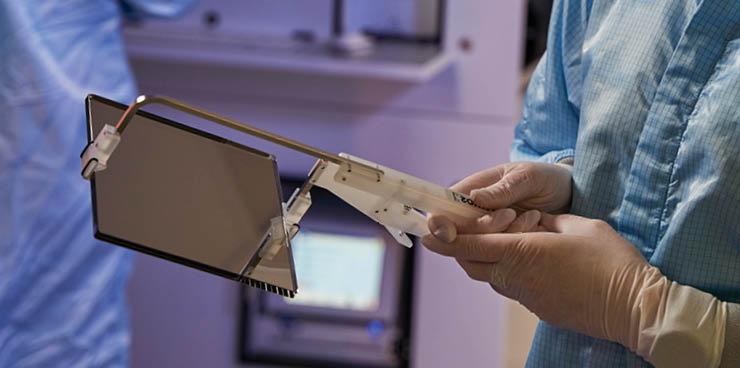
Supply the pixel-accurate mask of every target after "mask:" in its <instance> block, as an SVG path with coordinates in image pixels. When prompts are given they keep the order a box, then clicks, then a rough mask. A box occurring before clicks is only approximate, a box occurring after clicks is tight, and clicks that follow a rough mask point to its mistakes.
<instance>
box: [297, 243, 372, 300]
mask: <svg viewBox="0 0 740 368" xmlns="http://www.w3.org/2000/svg"><path fill="white" fill-rule="evenodd" d="M291 243H292V247H293V257H294V262H295V271H296V276H297V278H298V290H299V292H298V294H297V295H296V297H295V298H293V299H287V298H286V299H285V301H286V302H287V303H288V304H298V305H306V306H314V307H324V308H340V309H351V310H361V311H375V310H377V309H378V306H379V305H380V288H381V282H382V281H383V258H384V255H385V241H384V240H383V238H381V237H379V236H356V235H344V234H333V233H325V232H314V231H307V230H301V231H300V232H299V233H298V235H296V237H295V238H294V239H293V240H292V242H291Z"/></svg>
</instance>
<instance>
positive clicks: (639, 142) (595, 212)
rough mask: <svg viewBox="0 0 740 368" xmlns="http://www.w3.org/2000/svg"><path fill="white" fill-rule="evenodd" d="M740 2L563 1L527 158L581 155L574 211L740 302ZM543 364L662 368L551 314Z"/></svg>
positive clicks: (535, 349) (535, 356)
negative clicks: (559, 324) (558, 323)
mask: <svg viewBox="0 0 740 368" xmlns="http://www.w3.org/2000/svg"><path fill="white" fill-rule="evenodd" d="M738 106H740V1H736V0H732V1H727V0H703V1H696V0H677V1H637V0H556V1H555V4H554V7H553V16H552V21H551V25H550V34H549V40H548V51H547V53H546V56H545V57H544V58H543V59H542V61H541V62H540V64H539V66H538V67H537V70H536V72H535V74H534V75H533V77H532V81H531V83H530V86H529V89H528V91H527V96H526V100H525V104H524V109H523V112H522V120H521V122H520V124H519V125H518V126H517V130H516V139H515V142H514V145H513V147H512V159H514V160H541V161H547V162H556V161H559V160H561V159H564V158H568V157H573V158H574V168H573V182H574V188H573V199H572V200H573V202H572V206H571V212H572V213H574V214H576V215H580V216H585V217H590V218H599V219H603V220H605V221H607V222H608V223H609V224H610V225H611V226H612V227H613V228H615V229H616V230H617V231H618V232H619V233H620V234H621V235H622V236H623V237H625V238H626V239H627V240H629V241H630V242H631V243H632V244H634V245H635V246H636V247H637V248H638V249H639V250H640V251H641V252H642V254H643V255H644V256H645V257H646V258H647V259H648V261H649V262H650V264H652V265H654V266H656V267H658V268H659V269H660V271H661V272H662V273H663V274H664V275H666V276H667V277H668V278H669V279H671V280H673V281H676V282H679V283H681V284H684V285H689V286H693V287H696V288H698V289H701V290H703V291H706V292H708V293H711V294H713V295H714V296H716V297H717V298H719V299H720V300H723V301H727V302H733V303H738V302H740V205H738V203H740V107H738ZM528 366H530V367H599V368H602V367H603V368H608V367H642V366H649V364H648V363H646V362H645V361H643V360H642V359H641V358H640V357H638V356H636V355H635V354H633V353H632V352H630V351H629V350H627V349H626V348H625V347H623V346H621V345H619V344H616V343H612V342H607V341H603V340H597V339H593V338H590V337H588V336H584V335H580V334H577V333H575V332H570V331H567V330H563V329H559V328H556V327H554V326H551V325H548V324H546V323H540V326H539V328H538V330H537V334H536V336H535V339H534V342H533V345H532V350H531V352H530V356H529V361H528Z"/></svg>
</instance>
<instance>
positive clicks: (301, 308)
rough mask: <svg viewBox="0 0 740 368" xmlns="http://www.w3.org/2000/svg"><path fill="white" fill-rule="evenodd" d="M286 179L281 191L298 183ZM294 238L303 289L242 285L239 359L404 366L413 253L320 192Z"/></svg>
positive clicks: (314, 192) (314, 364)
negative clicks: (287, 291)
mask: <svg viewBox="0 0 740 368" xmlns="http://www.w3.org/2000/svg"><path fill="white" fill-rule="evenodd" d="M291 179H292V178H284V179H283V180H282V185H283V188H284V192H285V193H289V189H290V188H292V187H294V186H295V185H300V183H301V181H298V180H295V179H293V180H291ZM311 194H312V197H313V205H312V206H311V211H310V212H309V213H307V214H306V216H305V217H304V218H303V219H302V221H301V231H300V232H299V233H298V235H296V237H295V238H294V239H293V240H292V242H291V246H292V247H293V257H294V260H295V267H296V275H297V277H298V287H299V290H300V292H299V293H298V294H297V295H296V297H295V298H293V299H288V298H284V297H280V296H278V295H274V294H270V293H265V292H263V291H261V290H257V289H254V288H244V290H243V298H242V308H241V314H242V316H241V317H242V318H241V320H240V329H241V333H240V337H241V341H240V343H239V346H240V356H241V358H242V359H243V360H244V361H246V362H249V363H265V364H283V365H289V366H297V365H298V366H311V367H367V366H373V367H406V366H408V363H409V360H410V357H409V354H410V335H411V307H412V304H413V300H412V299H413V295H414V292H413V288H412V287H413V274H414V249H415V248H405V247H399V246H397V245H396V244H394V243H395V241H394V239H393V238H392V237H391V236H389V234H388V233H386V232H385V231H384V229H383V228H382V227H379V226H374V224H373V223H372V222H370V221H367V218H366V217H365V216H364V215H363V214H362V213H360V212H358V211H357V210H355V209H354V208H353V207H352V206H350V205H349V204H347V203H346V202H344V201H342V200H341V199H339V198H338V197H336V196H334V195H333V194H331V193H330V192H328V191H326V190H324V189H323V188H314V189H313V190H312V191H311Z"/></svg>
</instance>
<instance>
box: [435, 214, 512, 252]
mask: <svg viewBox="0 0 740 368" xmlns="http://www.w3.org/2000/svg"><path fill="white" fill-rule="evenodd" d="M515 219H516V211H514V210H512V209H511V208H503V209H500V210H496V211H493V212H491V213H489V214H485V215H483V216H481V217H478V218H475V219H470V220H466V221H463V222H462V223H458V224H455V223H454V222H453V221H452V220H450V219H448V218H447V217H445V216H441V215H432V216H430V217H429V220H428V222H427V226H429V232H431V233H432V234H434V236H435V237H437V238H438V239H440V240H442V241H445V242H447V243H451V242H453V241H454V240H455V238H456V237H457V234H491V233H499V232H502V231H504V230H506V229H507V228H509V226H510V224H511V223H512V221H514V220H515Z"/></svg>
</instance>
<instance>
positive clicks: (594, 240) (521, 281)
mask: <svg viewBox="0 0 740 368" xmlns="http://www.w3.org/2000/svg"><path fill="white" fill-rule="evenodd" d="M537 226H538V230H541V231H549V232H537V233H524V234H474V235H470V234H461V235H457V236H456V237H454V238H453V239H451V241H450V242H445V241H443V240H440V239H439V238H437V237H436V236H433V235H428V236H426V237H424V238H422V243H423V244H424V245H425V246H426V247H427V248H428V249H430V250H432V251H434V252H437V253H439V254H442V255H446V256H450V257H454V258H455V259H456V260H457V262H458V263H459V264H460V265H461V266H462V268H463V269H464V270H465V271H466V272H467V274H468V275H469V276H470V277H471V278H473V279H475V280H480V281H484V282H489V283H490V284H491V285H492V286H493V288H494V289H495V290H496V291H497V292H499V293H500V294H502V295H504V296H507V297H509V298H512V299H514V300H517V301H519V302H520V303H521V304H523V305H524V306H525V307H527V309H529V310H530V311H532V312H533V313H535V314H536V315H537V316H538V317H539V318H541V319H542V320H543V321H545V322H547V323H549V324H552V325H554V326H557V327H561V328H566V329H569V330H572V331H576V332H580V333H583V334H586V335H589V336H592V337H596V338H600V339H606V340H611V341H615V342H618V343H620V344H623V345H625V346H626V347H628V348H629V349H630V350H632V351H634V352H636V353H637V354H639V355H640V356H642V357H644V358H645V359H646V360H648V361H650V362H651V363H653V364H655V365H657V366H659V367H660V366H681V367H683V366H686V367H716V366H717V365H718V364H719V360H720V356H721V354H722V346H723V343H724V324H725V314H726V305H725V303H722V302H720V301H718V300H717V299H716V298H714V297H713V296H712V295H710V294H707V293H704V292H702V291H700V290H698V289H694V288H691V287H687V286H683V285H679V284H678V283H675V282H672V281H670V280H668V279H667V278H666V277H665V276H663V275H662V274H661V273H660V271H659V270H658V269H657V268H655V267H653V266H651V265H650V264H648V263H647V261H646V260H645V259H644V258H643V257H642V255H641V254H640V253H639V252H638V251H637V250H636V249H635V247H634V246H633V245H632V244H630V243H629V242H628V241H627V240H625V239H624V238H622V237H621V236H620V235H619V234H617V232H616V231H614V230H613V229H612V228H611V227H610V226H609V225H608V224H607V223H605V222H603V221H599V220H589V219H586V218H582V217H578V216H573V215H560V216H553V215H548V214H541V221H540V223H539V224H538V225H537ZM437 230H438V229H436V228H435V227H434V223H433V222H431V221H430V231H431V232H432V234H436V231H437ZM448 240H450V239H448Z"/></svg>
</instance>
